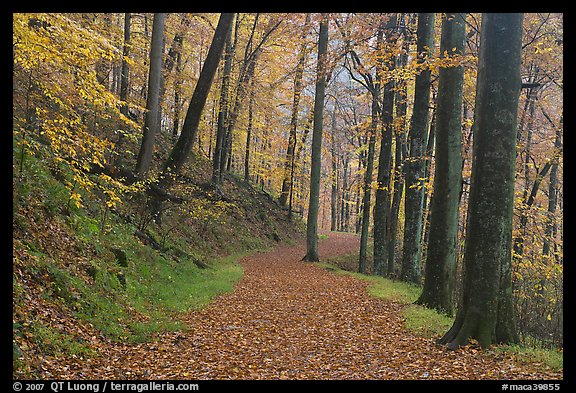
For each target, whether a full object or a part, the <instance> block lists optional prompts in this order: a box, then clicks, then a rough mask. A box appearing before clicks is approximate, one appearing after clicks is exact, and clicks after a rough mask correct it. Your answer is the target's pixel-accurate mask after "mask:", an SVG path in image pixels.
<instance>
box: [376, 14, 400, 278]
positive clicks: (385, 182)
mask: <svg viewBox="0 0 576 393" xmlns="http://www.w3.org/2000/svg"><path fill="white" fill-rule="evenodd" d="M396 29H397V24H396V15H395V14H393V15H392V16H391V17H390V18H389V19H388V23H387V24H386V27H385V30H386V44H387V45H385V46H384V48H385V49H387V50H390V49H391V46H392V44H394V43H395V42H396V31H395V30H396ZM380 56H382V59H381V60H380V62H381V64H380V68H381V69H385V70H394V68H395V58H394V56H390V55H389V54H387V55H385V54H381V55H380ZM377 77H378V76H377ZM394 88H395V83H394V79H392V78H388V80H387V81H386V83H384V86H383V89H382V107H381V110H380V119H381V123H382V124H381V127H382V130H381V134H382V139H381V141H380V155H379V157H378V177H377V186H376V198H375V201H374V273H375V274H377V275H379V276H383V275H384V266H386V265H387V263H386V262H387V259H388V228H389V225H388V224H389V222H388V215H389V214H390V194H391V193H390V171H391V170H392V134H393V133H394V128H393V122H394V98H395V97H394Z"/></svg>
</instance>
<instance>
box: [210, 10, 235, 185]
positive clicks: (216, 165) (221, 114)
mask: <svg viewBox="0 0 576 393" xmlns="http://www.w3.org/2000/svg"><path fill="white" fill-rule="evenodd" d="M236 24H238V22H236ZM230 27H232V24H230ZM236 30H238V26H236ZM235 47H236V45H232V34H231V32H229V33H228V36H227V37H226V51H225V53H224V69H223V70H222V84H221V87H220V102H219V110H218V121H217V128H216V147H215V148H214V158H213V160H212V182H213V183H220V182H221V181H222V172H221V167H222V164H221V161H222V151H223V148H224V139H225V136H226V121H227V118H228V106H229V105H228V98H229V89H230V74H231V73H232V60H233V58H234V49H235Z"/></svg>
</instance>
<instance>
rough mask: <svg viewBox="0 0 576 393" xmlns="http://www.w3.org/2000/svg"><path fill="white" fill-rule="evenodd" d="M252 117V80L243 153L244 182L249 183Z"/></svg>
mask: <svg viewBox="0 0 576 393" xmlns="http://www.w3.org/2000/svg"><path fill="white" fill-rule="evenodd" d="M253 116H254V78H252V83H251V86H250V101H248V127H247V128H246V149H245V152H244V181H245V182H249V181H250V142H251V136H252V127H253Z"/></svg>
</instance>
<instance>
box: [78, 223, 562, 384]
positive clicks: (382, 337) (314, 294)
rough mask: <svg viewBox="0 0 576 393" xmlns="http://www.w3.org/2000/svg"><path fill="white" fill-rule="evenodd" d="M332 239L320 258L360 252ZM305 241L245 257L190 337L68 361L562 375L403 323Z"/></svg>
mask: <svg viewBox="0 0 576 393" xmlns="http://www.w3.org/2000/svg"><path fill="white" fill-rule="evenodd" d="M358 244H359V238H358V237H357V236H354V235H349V234H340V233H329V234H328V238H327V239H323V240H321V241H320V242H319V254H320V257H321V258H326V257H329V256H334V255H340V254H344V253H349V252H352V251H354V250H357V249H358ZM304 254H305V246H304V245H303V244H300V245H296V246H280V247H278V248H276V249H274V250H273V251H271V252H266V253H256V254H253V255H251V256H248V257H245V258H243V259H242V260H241V264H242V266H243V268H244V276H243V278H242V280H241V281H240V282H239V283H238V284H237V285H236V287H235V289H234V290H233V291H232V292H231V293H227V294H224V295H220V296H218V297H217V298H216V299H215V300H214V301H213V302H212V303H211V304H210V305H209V306H207V307H206V308H204V309H203V310H201V311H197V312H191V313H188V314H186V315H185V317H184V319H185V322H186V323H187V324H188V325H189V327H190V330H189V331H187V332H175V333H174V332H171V333H164V334H162V335H161V336H160V338H159V340H157V341H154V342H150V343H143V344H137V345H123V344H115V345H113V346H111V347H110V348H109V349H108V350H106V354H105V356H102V357H98V358H95V359H90V361H88V362H87V361H83V362H81V363H80V362H77V363H76V364H74V363H71V365H70V368H69V369H68V370H67V375H68V377H70V374H71V373H72V377H73V378H78V379H561V378H562V373H554V372H551V371H544V370H529V369H528V368H527V367H526V366H523V365H520V364H517V363H515V362H514V361H513V359H512V358H510V357H509V356H505V355H502V354H500V355H495V354H494V353H490V352H485V351H480V350H476V349H473V348H463V349H460V350H457V351H449V350H447V349H445V348H443V347H439V346H437V345H435V344H434V342H433V341H432V340H427V339H424V338H421V337H418V336H416V335H414V334H412V333H410V332H408V331H406V330H405V329H404V327H403V321H402V319H401V312H400V311H401V308H402V307H404V306H402V305H400V304H396V303H391V302H387V301H384V300H382V299H376V298H373V297H370V296H369V295H368V294H367V291H366V287H367V285H369V284H368V283H367V282H366V281H362V280H359V279H356V278H354V277H350V276H347V275H341V274H336V273H333V272H329V271H327V270H325V269H322V268H321V267H318V266H316V265H314V264H311V263H308V262H302V261H300V259H301V258H302V256H304Z"/></svg>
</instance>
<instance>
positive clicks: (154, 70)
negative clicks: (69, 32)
mask: <svg viewBox="0 0 576 393" xmlns="http://www.w3.org/2000/svg"><path fill="white" fill-rule="evenodd" d="M165 21H166V14H164V13H156V14H154V23H153V25H152V43H151V44H150V72H149V74H148V94H147V97H146V110H147V111H146V116H145V120H144V129H143V134H144V135H143V137H142V145H141V146H140V152H139V153H138V160H137V162H136V173H138V175H139V176H145V175H146V173H147V172H148V170H149V169H150V165H151V164H152V155H153V153H154V140H155V138H156V134H157V133H158V124H159V123H158V115H159V101H158V100H159V96H160V77H161V75H160V74H161V73H162V45H163V41H164V23H165Z"/></svg>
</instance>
